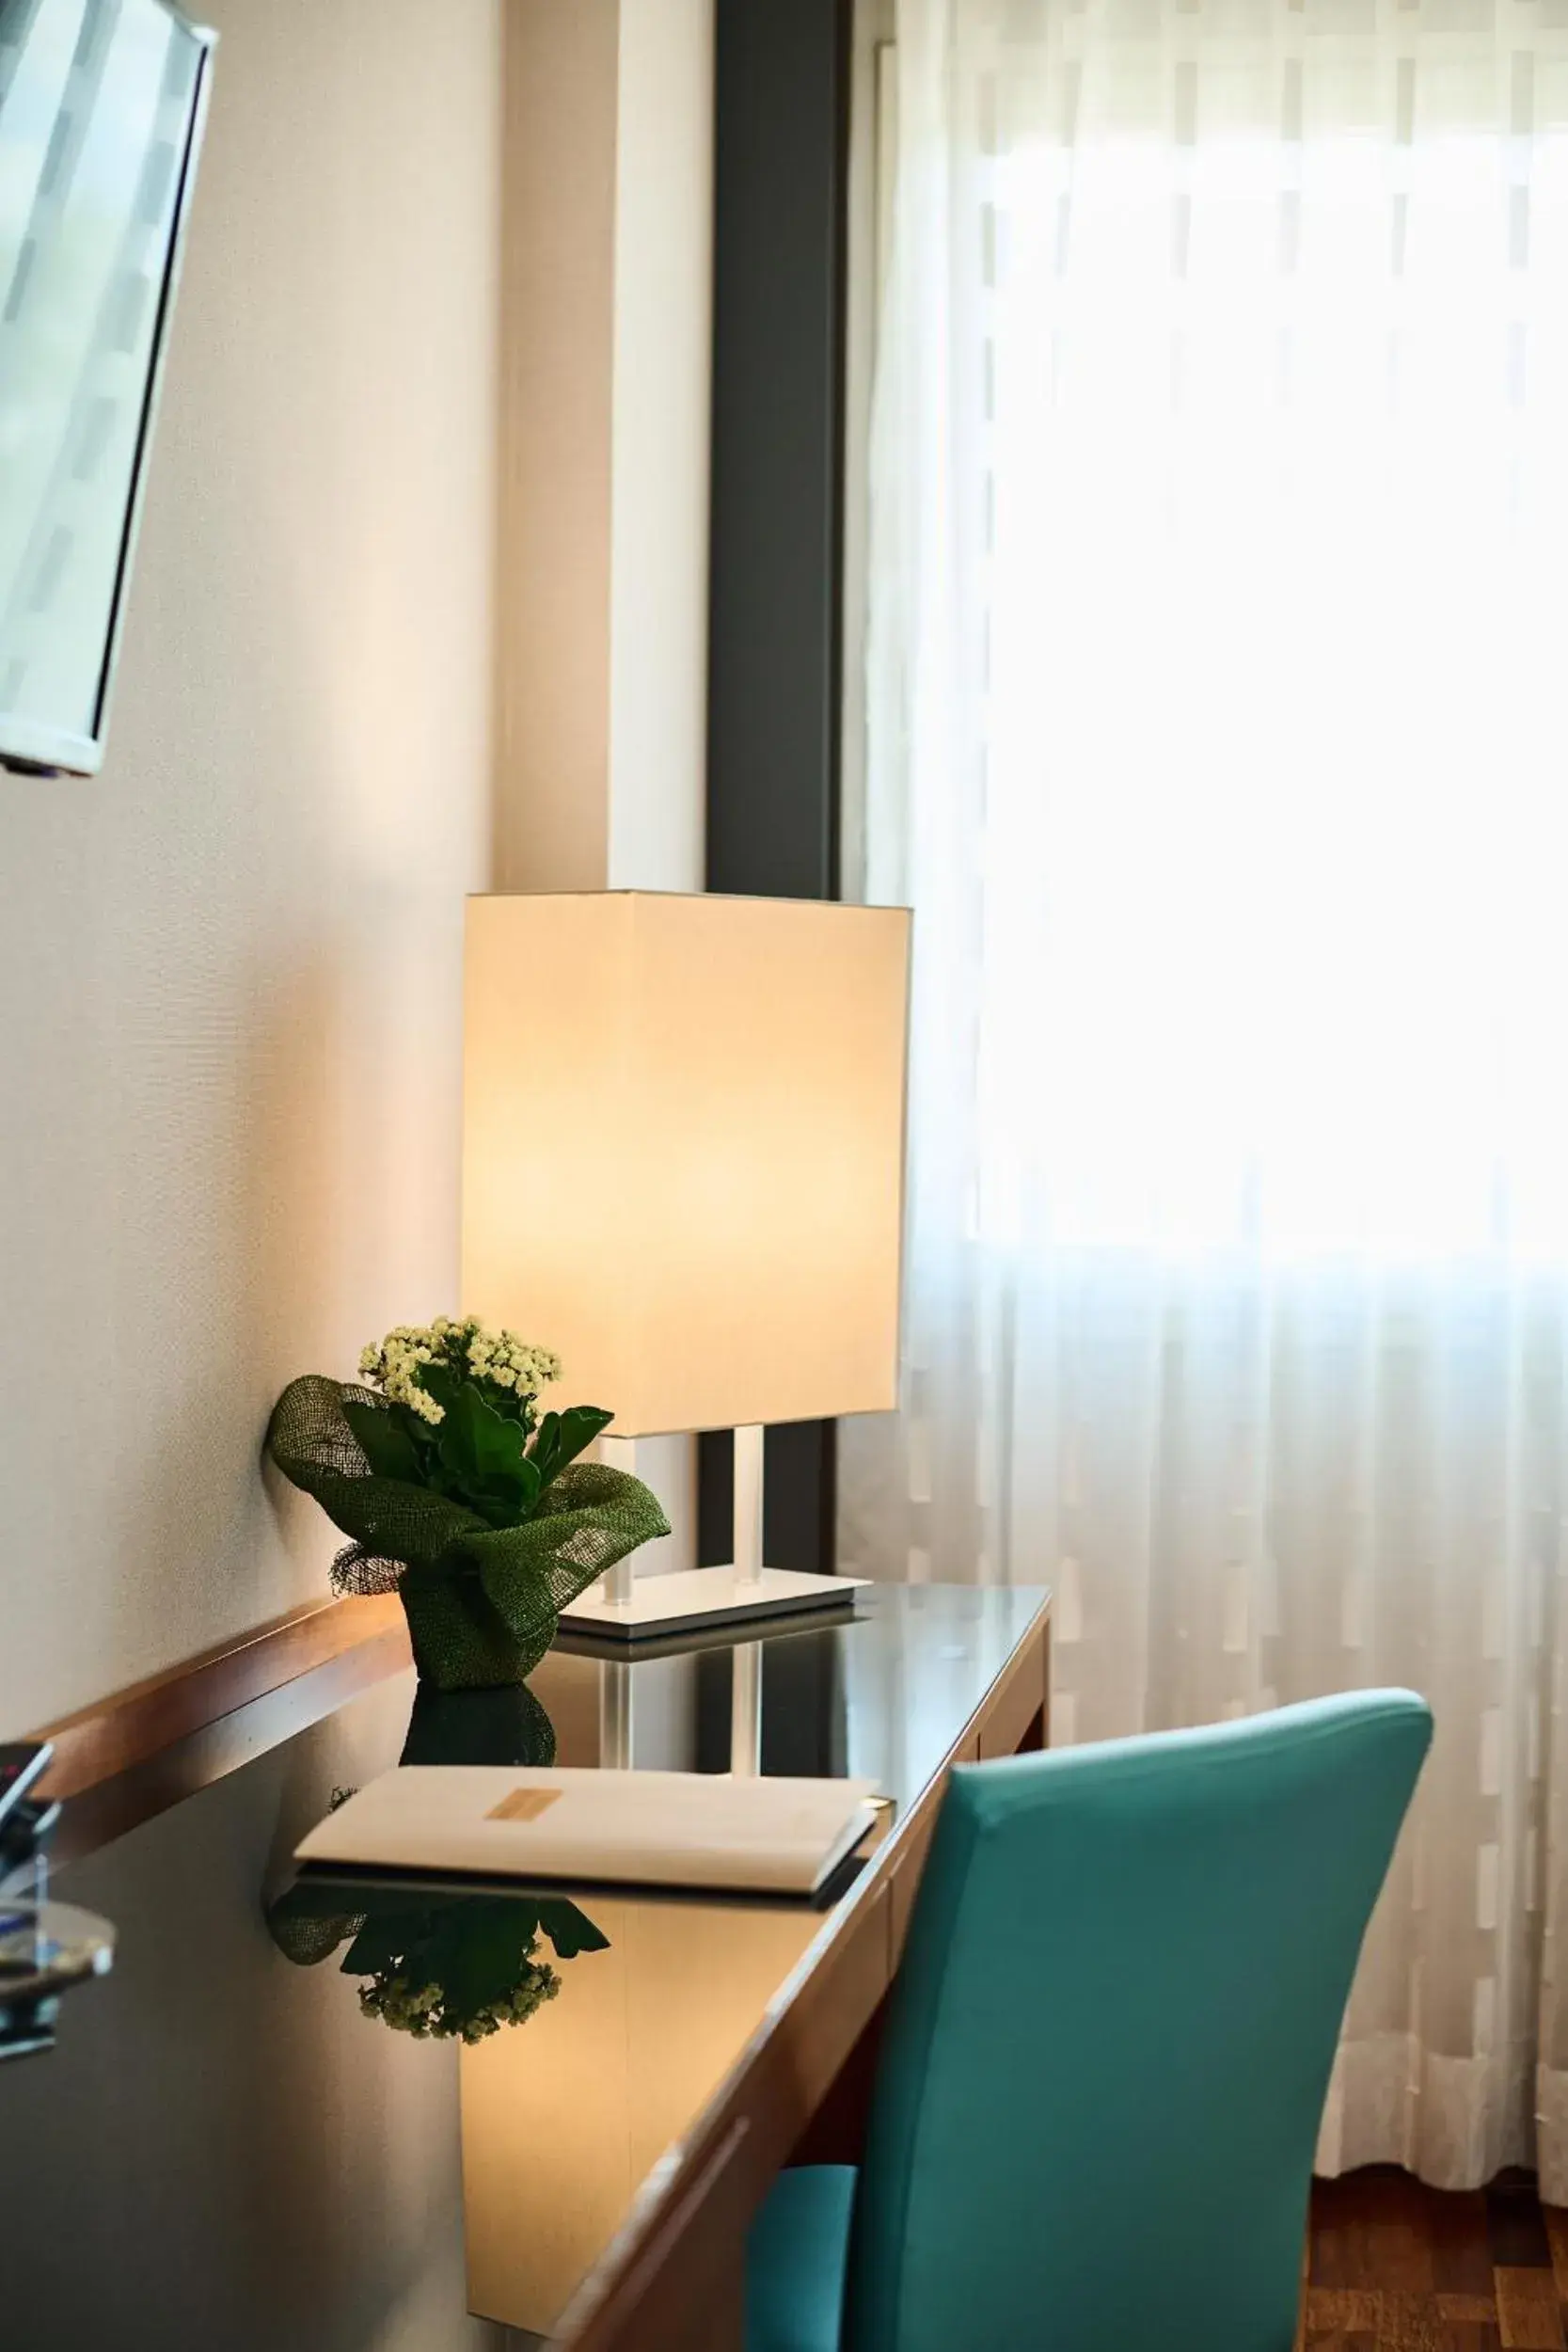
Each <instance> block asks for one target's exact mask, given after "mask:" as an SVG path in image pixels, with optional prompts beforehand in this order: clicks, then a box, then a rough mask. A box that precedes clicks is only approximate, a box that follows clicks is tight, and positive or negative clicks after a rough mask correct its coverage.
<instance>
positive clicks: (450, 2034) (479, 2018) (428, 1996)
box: [359, 1947, 561, 2042]
mask: <svg viewBox="0 0 1568 2352" xmlns="http://www.w3.org/2000/svg"><path fill="white" fill-rule="evenodd" d="M530 1948H531V1947H530ZM560 1990H561V1979H560V1978H559V1977H558V1976H557V1975H556V1973H555V1970H554V1969H553V1968H546V1967H545V1966H543V1965H542V1964H541V1963H539V1962H538V1961H532V1960H527V1961H525V1962H524V1963H523V1973H522V1976H521V1978H520V1979H519V1980H518V1982H517V1983H516V1984H515V1986H514V1988H513V1990H512V1991H511V1992H510V1993H505V1994H502V1995H501V1997H500V1999H499V2001H486V2002H485V2003H484V2004H483V2006H482V2007H481V2008H479V2009H476V2010H473V2011H472V2012H471V2013H470V2014H469V2015H467V2016H464V2015H463V2014H461V2012H458V2013H455V2014H454V2013H453V2012H452V2011H451V2010H448V2008H447V2005H446V2003H447V1996H446V1994H445V1993H444V1992H443V1990H442V1988H441V1987H440V1986H439V1985H438V1984H427V1985H423V1986H420V1988H419V1989H418V1990H416V1989H415V1988H414V1987H413V1986H411V1985H410V1983H409V1981H408V1979H407V1978H406V1977H391V1976H387V1975H385V1974H383V1975H380V1976H377V1977H375V1978H373V1979H372V1981H371V1982H370V1983H369V1984H364V1985H361V1986H360V1988H359V2009H360V2013H361V2015H362V2016H365V2017H379V2018H382V2019H383V2020H384V2021H385V2022H386V2024H388V2026H391V2028H392V2030H393V2032H394V2033H408V2034H412V2035H413V2037H414V2039H415V2041H416V2042H425V2041H429V2040H434V2041H436V2042H448V2041H461V2042H483V2041H484V2040H485V2039H486V2038H487V2037H488V2036H489V2035H491V2034H493V2033H497V2032H499V2029H500V2028H501V2026H520V2025H522V2024H523V2023H524V2022H525V2020H527V2019H528V2018H530V2017H531V2016H532V2015H533V2012H534V2010H536V2009H538V2008H539V2007H540V2005H541V2004H542V2003H543V2002H545V2001H553V2000H554V1999H555V1996H556V1994H558V1993H559V1992H560Z"/></svg>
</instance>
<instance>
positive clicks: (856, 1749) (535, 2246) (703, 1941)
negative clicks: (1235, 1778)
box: [0, 1585, 1044, 2352]
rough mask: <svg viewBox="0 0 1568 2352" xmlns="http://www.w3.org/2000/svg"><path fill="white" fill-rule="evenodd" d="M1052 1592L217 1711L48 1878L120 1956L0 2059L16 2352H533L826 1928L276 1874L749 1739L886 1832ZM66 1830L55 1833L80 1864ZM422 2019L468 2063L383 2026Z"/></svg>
mask: <svg viewBox="0 0 1568 2352" xmlns="http://www.w3.org/2000/svg"><path fill="white" fill-rule="evenodd" d="M1043 1601H1044V1595H1043V1594H1042V1593H1040V1592H1037V1591H1025V1590H1022V1589H1020V1590H1014V1591H999V1590H986V1591H979V1590H974V1589H971V1588H968V1587H956V1586H936V1585H929V1586H916V1587H892V1586H886V1587H880V1588H873V1589H871V1590H869V1591H867V1592H864V1593H863V1594H862V1595H861V1596H860V1598H859V1601H858V1604H857V1608H856V1613H855V1614H854V1615H853V1616H852V1617H849V1616H846V1617H842V1618H839V1619H837V1620H835V1621H834V1622H833V1623H832V1625H831V1626H825V1627H824V1626H819V1627H817V1628H816V1629H810V1630H796V1631H787V1630H785V1631H780V1632H779V1633H777V1634H775V1635H773V1636H771V1637H769V1638H768V1640H766V1641H765V1642H762V1643H760V1644H753V1645H744V1646H743V1647H740V1648H730V1647H716V1648H712V1649H707V1650H702V1651H696V1652H690V1651H689V1652H685V1653H681V1654H677V1655H673V1656H665V1657H659V1658H639V1659H638V1660H636V1661H634V1662H630V1663H620V1662H617V1661H605V1660H603V1659H602V1657H599V1656H587V1655H582V1654H572V1653H568V1652H567V1651H565V1650H562V1649H558V1650H556V1651H552V1653H551V1654H550V1656H549V1657H548V1658H547V1659H546V1661H544V1663H543V1664H542V1665H541V1667H540V1668H539V1670H538V1672H537V1673H536V1674H535V1675H534V1677H532V1680H531V1685H530V1690H529V1692H526V1693H521V1694H519V1693H515V1692H483V1693H472V1694H468V1695H467V1696H462V1697H454V1698H451V1699H446V1700H436V1701H434V1702H433V1701H432V1700H431V1698H430V1697H429V1695H428V1694H424V1693H421V1694H420V1698H419V1703H418V1705H417V1706H416V1694H415V1686H414V1678H413V1676H412V1674H411V1673H409V1672H404V1673H399V1674H395V1675H392V1676H390V1677H388V1678H386V1679H385V1680H383V1681H381V1682H378V1683H376V1684H375V1685H373V1686H372V1688H371V1689H369V1690H367V1691H364V1692H361V1693H360V1694H359V1695H357V1696H356V1697H354V1698H352V1699H350V1700H348V1701H347V1702H346V1703H344V1704H342V1705H341V1706H339V1707H338V1708H335V1709H334V1710H333V1711H331V1712H328V1713H325V1714H324V1715H322V1717H321V1718H320V1720H316V1721H313V1722H310V1723H309V1724H308V1726H307V1727H306V1728H304V1729H299V1730H293V1731H292V1733H290V1734H289V1736H281V1735H280V1730H279V1725H280V1724H281V1723H282V1722H283V1721H284V1718H283V1717H282V1716H281V1715H280V1713H279V1710H278V1708H277V1706H276V1705H275V1704H273V1703H272V1702H268V1701H259V1702H257V1704H256V1705H255V1706H254V1707H253V1708H245V1709H242V1710H240V1712H239V1714H238V1715H236V1716H235V1717H231V1718H229V1719H227V1720H226V1724H225V1726H224V1731H225V1738H226V1742H227V1744H226V1748H225V1767H226V1769H224V1770H223V1771H222V1772H221V1774H220V1776H219V1777H217V1778H215V1779H214V1780H213V1781H212V1783H211V1785H210V1786H207V1787H204V1788H200V1789H199V1790H198V1792H197V1793H196V1794H194V1795H190V1796H187V1797H185V1798H183V1799H182V1801H180V1802H178V1803H176V1804H173V1805H171V1806H170V1807H169V1808H168V1809H167V1810H165V1811H163V1812H161V1813H159V1814H157V1815H156V1816H155V1818H152V1819H150V1820H143V1821H142V1822H141V1823H140V1825H139V1826H137V1827H135V1828H134V1829H131V1830H129V1831H127V1832H126V1833H125V1834H123V1835H121V1836H118V1837H115V1838H113V1839H112V1840H111V1842H109V1843H108V1844H106V1845H104V1846H103V1847H102V1848H101V1849H100V1850H99V1851H95V1852H92V1853H90V1854H88V1855H87V1856H86V1857H85V1858H82V1859H79V1860H77V1861H75V1862H72V1863H70V1864H68V1865H67V1866H66V1867H64V1868H62V1869H60V1870H57V1871H56V1874H55V1892H56V1893H57V1894H58V1895H59V1896H60V1897H61V1898H62V1899H64V1900H66V1901H68V1902H72V1903H76V1904H80V1905H82V1906H83V1907H84V1908H86V1909H87V1910H90V1911H95V1912H100V1913H103V1914H104V1915H106V1916H107V1917H108V1918H109V1919H111V1920H112V1921H113V1922H114V1923H115V1924H116V1926H117V1928H118V1930H119V1949H118V1955H117V1959H116V1964H115V1968H114V1972H113V1974H112V1975H111V1976H109V1977H108V1978H107V1979H103V1981H102V1982H99V1983H96V1984H92V1985H88V1986H84V1987H83V1988H81V1989H80V1990H79V1991H77V1992H75V1993H73V1994H71V1995H70V1996H69V1997H68V1998H67V1999H66V2001H65V2003H64V2005H63V2008H62V2012H61V2017H60V2024H59V2039H58V2046H57V2047H56V2048H55V2050H53V2051H52V2052H50V2053H48V2054H47V2055H44V2056H41V2057H36V2058H21V2059H16V2060H14V2061H10V2062H8V2063H6V2064H4V2065H0V2346H3V2347H4V2352H54V2347H56V2346H61V2347H70V2352H78V2347H80V2352H88V2348H89V2347H91V2348H92V2352H96V2348H97V2347H98V2346H99V2345H101V2344H102V2345H105V2346H106V2345H109V2344H113V2345H114V2346H115V2347H116V2352H139V2347H141V2346H143V2345H145V2346H147V2347H149V2348H150V2347H153V2346H156V2347H157V2348H158V2352H182V2348H183V2347H184V2346H186V2345H190V2346H196V2345H198V2344H199V2345H200V2346H201V2347H202V2352H283V2347H285V2346H286V2347H289V2352H479V2348H480V2347H485V2348H486V2352H501V2348H502V2347H517V2346H522V2345H528V2344H532V2343H533V2342H535V2341H536V2338H537V2336H538V2335H540V2334H547V2333H548V2331H549V2329H550V2328H551V2327H552V2326H553V2324H554V2322H555V2320H556V2318H557V2317H558V2316H559V2314H560V2312H562V2310H563V2309H564V2308H565V2305H566V2303H567V2301H568V2300H569V2299H570V2296H571V2295H572V2294H573V2292H574V2291H575V2290H576V2288H577V2286H578V2283H579V2282H580V2280H582V2279H583V2277H584V2276H585V2275H586V2274H587V2273H588V2272H589V2271H590V2270H591V2268H592V2266H593V2265H594V2263H595V2262H596V2261H597V2260H598V2258H599V2256H600V2255H601V2253H602V2252H603V2249H605V2247H606V2246H607V2244H608V2243H609V2241H610V2237H611V2236H612V2234H613V2233H614V2231H615V2230H616V2228H617V2227H618V2225H619V2224H620V2222H621V2220H622V2218H623V2217H624V2216H625V2214H626V2210H627V2208H628V2206H629V2205H630V2203H631V2201H632V2199H633V2197H634V2195H635V2194H636V2192H637V2191H638V2189H639V2188H640V2186H641V2185H642V2183H643V2182H644V2181H645V2180H646V2178H647V2176H648V2175H649V2173H650V2172H651V2171H652V2170H653V2169H654V2168H655V2167H656V2165H657V2161H658V2159H659V2157H660V2155H661V2153H663V2152H664V2151H665V2150H666V2149H667V2148H668V2147H669V2145H670V2144H671V2142H672V2141H673V2139H675V2138H677V2137H679V2136H680V2135H681V2134H682V2133H683V2132H684V2131H685V2130H686V2129H688V2128H689V2125H690V2123H691V2122H692V2121H693V2119H694V2118H695V2117H696V2116H697V2115H698V2114H699V2113H700V2112H701V2111H702V2109H703V2108H704V2107H705V2105H706V2103H707V2101H708V2100H709V2099H710V2097H711V2096H712V2094H713V2093H714V2091H715V2090H717V2089H718V2088H719V2086H720V2085H721V2083H722V2082H723V2080H724V2078H725V2076H726V2074H728V2073H729V2070H730V2069H731V2068H732V2066H733V2065H734V2063H735V2061H736V2058H737V2056H738V2055H739V2053H740V2052H741V2050H742V2049H743V2048H744V2047H745V2045H746V2043H747V2042H748V2040H749V2039H750V2037H751V2036H752V2033H753V2032H754V2030H755V2028H756V2026H757V2025H758V2023H759V2021H760V2020H761V2019H762V2017H763V2016H764V2014H765V2012H766V2011H767V2010H768V2006H769V2003H770V2002H772V2001H773V2000H774V1999H775V1997H776V1996H777V1994H779V1991H780V1988H781V1987H782V1986H783V1985H784V1982H785V1980H786V1979H788V1978H789V1976H790V1974H791V1972H792V1970H794V1969H795V1967H796V1966H797V1964H798V1963H799V1962H800V1959H801V1957H802V1955H803V1954H804V1953H805V1951H806V1950H807V1947H809V1945H810V1944H811V1943H812V1941H813V1939H814V1938H815V1937H816V1935H817V1934H818V1933H819V1932H820V1931H821V1930H822V1928H823V1925H824V1920H823V1915H821V1914H820V1913H814V1912H811V1911H808V1910H805V1909H803V1908H801V1907H800V1906H788V1905H785V1906H769V1905H767V1904H763V1903H744V1904H736V1903H733V1902H732V1903H711V1902H704V1901H700V1900H693V1899H643V1898H637V1899H629V1898H626V1897H619V1896H618V1897H616V1898H613V1899H607V1898H606V1897H605V1896H603V1895H600V1894H594V1895H593V1896H592V1897H590V1896H587V1895H585V1896H583V1898H582V1899H581V1901H580V1902H578V1903H571V1902H565V1901H558V1902H549V1901H544V1902H541V1901H538V1900H534V1901H532V1902H531V1903H526V1902H519V1901H518V1899H515V1898H496V1897H494V1896H491V1897H489V1898H484V1897H482V1896H474V1895H467V1896H465V1895H459V1894H446V1895H442V1894H437V1893H434V1892H432V1891H431V1890H429V1889H421V1890H419V1891H418V1892H417V1893H415V1894H414V1895H412V1896H410V1895H409V1894H408V1893H407V1892H406V1891H404V1892H401V1893H395V1892H393V1891H392V1890H380V1889H377V1890H373V1892H366V1891H364V1890H361V1889H356V1890H355V1892H354V1894H353V1896H352V1897H345V1896H342V1895H341V1894H336V1895H333V1894H330V1893H329V1892H328V1891H327V1890H325V1889H322V1888H319V1887H306V1886H303V1885H302V1884H300V1883H296V1881H295V1878H294V1873H293V1865H292V1861H291V1856H292V1853H293V1847H294V1845H295V1844H296V1843H297V1841H298V1840H299V1838H300V1837H302V1836H304V1834H305V1832H306V1831H307V1830H308V1829H309V1827H310V1826H311V1825H312V1823H313V1822H315V1821H316V1820H319V1819H320V1817H321V1815H322V1814H323V1813H324V1812H325V1810H326V1809H327V1807H328V1806H329V1805H330V1804H331V1803H332V1802H333V1799H334V1797H335V1795H336V1794H337V1793H338V1792H340V1791H342V1790H346V1789H348V1788H355V1787H357V1786H359V1785H360V1784H362V1783H363V1782H365V1781H368V1780H370V1779H371V1778H372V1777H373V1776H374V1775H375V1774H376V1773H378V1772H383V1771H385V1770H387V1769H388V1766H390V1765H393V1764H396V1763H397V1762H398V1761H399V1760H400V1759H404V1760H409V1761H415V1760H417V1761H421V1762H423V1761H436V1760H441V1759H445V1760H449V1761H454V1762H465V1761H473V1762H480V1761H494V1762H503V1763H504V1762H544V1761H548V1760H549V1757H548V1752H547V1743H548V1741H549V1740H550V1739H551V1738H553V1740H554V1744H555V1760H557V1761H558V1762H560V1763H562V1764H572V1765H594V1764H600V1763H606V1762H621V1763H629V1764H630V1765H631V1766H633V1767H639V1766H640V1767H642V1768H644V1769H650V1768H663V1769H671V1768H673V1769H681V1770H685V1769H696V1770H700V1771H727V1770H728V1769H730V1766H731V1760H732V1754H733V1753H734V1743H735V1741H736V1739H737V1738H738V1739H739V1740H741V1741H742V1742H754V1741H755V1740H757V1737H758V1734H757V1724H758V1721H759V1718H760V1756H761V1766H762V1769H763V1771H765V1772H785V1773H811V1774H855V1775H863V1776H865V1777H867V1778H869V1779H872V1780H874V1781H876V1782H877V1783H878V1785H879V1787H880V1788H881V1789H882V1790H883V1791H884V1793H885V1794H886V1795H887V1796H889V1797H890V1798H891V1799H892V1800H893V1801H894V1808H895V1813H896V1812H897V1811H899V1810H901V1809H903V1808H905V1807H907V1806H908V1805H909V1804H911V1803H912V1802H913V1801H914V1800H915V1799H916V1798H918V1797H919V1795H920V1794H921V1793H922V1791H923V1790H924V1789H925V1788H927V1786H928V1784H929V1783H930V1781H931V1779H932V1777H933V1776H934V1774H935V1773H936V1772H937V1771H938V1769H939V1767H940V1766H941V1764H942V1760H943V1758H944V1757H945V1756H947V1755H948V1754H949V1752H950V1751H951V1749H952V1748H953V1746H954V1744H955V1742H956V1741H957V1740H958V1738H959V1737H960V1735H961V1734H962V1732H963V1729H964V1726H965V1724H967V1723H968V1721H969V1719H970V1718H971V1717H972V1716H973V1715H974V1712H975V1710H976V1708H978V1707H979V1706H980V1704H981V1703H982V1701H983V1700H984V1698H985V1696H986V1693H987V1692H988V1691H989V1690H990V1687H991V1685H992V1684H993V1683H994V1682H995V1680H996V1678H997V1677H998V1676H999V1675H1000V1674H1001V1672H1002V1670H1003V1668H1004V1667H1005V1666H1006V1663H1007V1661H1008V1660H1009V1658H1010V1657H1011V1656H1012V1654H1013V1653H1014V1651H1015V1650H1016V1649H1017V1647H1018V1645H1020V1643H1021V1642H1022V1639H1023V1636H1024V1635H1025V1634H1026V1633H1027V1632H1028V1630H1029V1629H1030V1627H1031V1625H1032V1624H1033V1623H1034V1621H1035V1619H1036V1617H1037V1615H1038V1613H1039V1611H1040V1609H1041V1606H1042V1604H1043ZM302 1687H303V1686H302ZM295 1720H297V1714H296V1717H295ZM82 1802H83V1803H84V1804H92V1803H94V1800H91V1799H89V1800H84V1801H82ZM98 1802H99V1810H100V1812H101V1813H102V1800H101V1798H100V1800H99V1801H98ZM70 1834H71V1820H70V1810H69V1808H68V1820H67V1824H66V1839H67V1843H68V1845H69V1843H70ZM78 1842H81V1839H80V1833H79V1836H78ZM432 1987H435V1988H436V1991H437V1992H438V1994H439V1998H438V1999H436V1998H434V1997H433V1995H432V1992H431V1988H432ZM433 2021H434V2022H437V2023H441V2024H444V2025H447V2026H457V2027H462V2026H467V2028H468V2030H469V2031H470V2033H472V2034H475V2035H476V2036H477V2037H478V2038H476V2039H474V2040H472V2041H471V2042H464V2041H463V2040H461V2039H460V2038H456V2037H455V2036H454V2038H451V2039H437V2038H433V2037H430V2036H428V2035H426V2036H423V2037H420V2036H419V2035H417V2034H416V2033H414V2032H412V2031H410V2030H408V2028H409V2027H410V2026H420V2025H428V2024H430V2023H431V2022H433Z"/></svg>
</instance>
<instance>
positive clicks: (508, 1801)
mask: <svg viewBox="0 0 1568 2352" xmlns="http://www.w3.org/2000/svg"><path fill="white" fill-rule="evenodd" d="M560 1795H561V1791H560V1789H559V1788H514V1789H513V1791H512V1794H511V1795H510V1796H509V1797H503V1798H502V1799H501V1801H500V1803H499V1804H493V1805H492V1806H491V1807H490V1810H489V1812H488V1813H487V1814H486V1815H485V1816H484V1818H485V1820H487V1821H536V1820H538V1819H539V1816H540V1815H541V1813H547V1812H548V1811H549V1809H550V1807H551V1805H552V1804H555V1803H556V1802H557V1801H558V1799H559V1798H560Z"/></svg>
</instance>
